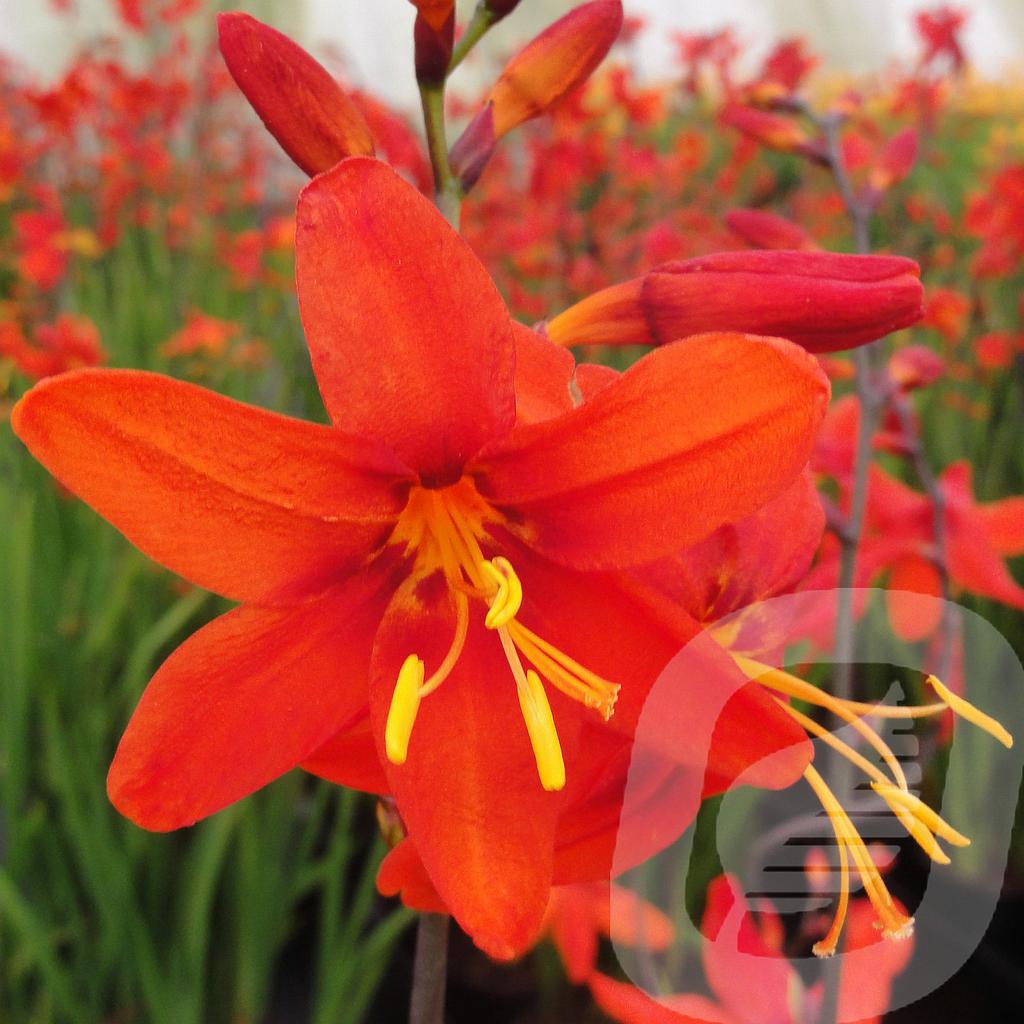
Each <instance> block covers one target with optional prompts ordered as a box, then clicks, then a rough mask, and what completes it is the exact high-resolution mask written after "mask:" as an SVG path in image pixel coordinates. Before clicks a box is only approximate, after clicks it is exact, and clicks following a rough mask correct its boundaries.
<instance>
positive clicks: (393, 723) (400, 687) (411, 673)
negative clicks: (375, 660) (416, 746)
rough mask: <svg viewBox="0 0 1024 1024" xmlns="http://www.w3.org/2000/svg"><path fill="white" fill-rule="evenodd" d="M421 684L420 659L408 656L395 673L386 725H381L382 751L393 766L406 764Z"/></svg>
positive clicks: (421, 670) (421, 662)
mask: <svg viewBox="0 0 1024 1024" xmlns="http://www.w3.org/2000/svg"><path fill="white" fill-rule="evenodd" d="M422 685H423V659H422V658H419V657H417V656H416V655H415V654H410V655H409V657H408V658H406V659H405V661H404V662H402V667H401V668H400V669H399V670H398V682H397V683H395V692H394V694H392V697H391V707H390V709H389V710H388V720H387V724H386V725H385V726H384V749H385V751H386V752H387V755H388V760H389V761H390V762H391V763H392V764H405V759H406V757H407V756H408V754H409V737H410V736H411V735H412V727H413V724H414V723H415V721H416V712H417V711H419V708H420V687H421V686H422Z"/></svg>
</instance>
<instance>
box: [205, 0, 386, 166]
mask: <svg viewBox="0 0 1024 1024" xmlns="http://www.w3.org/2000/svg"><path fill="white" fill-rule="evenodd" d="M217 28H218V31H219V33H220V52H221V53H222V54H223V55H224V62H225V63H226V64H227V66H228V70H229V71H230V72H231V77H232V78H234V80H235V81H236V82H237V83H238V87H239V88H240V89H241V90H242V92H243V93H245V98H246V99H247V100H248V101H249V102H250V103H251V104H252V107H253V109H254V110H255V111H256V113H257V114H259V116H260V118H261V120H262V121H263V123H264V124H265V125H266V126H267V131H269V132H270V134H271V135H273V136H274V138H275V139H277V141H278V142H279V143H280V145H281V148H282V149H283V150H284V151H285V152H286V153H287V154H288V155H289V156H290V157H291V158H292V159H293V160H294V161H295V162H296V163H297V164H298V165H299V167H301V168H302V169H303V170H304V171H305V172H306V173H307V174H308V175H310V176H311V177H312V176H313V175H316V174H319V173H320V172H321V171H326V170H327V169H328V168H329V167H333V166H334V165H335V164H336V163H338V161H339V160H342V159H344V158H345V157H347V156H372V155H373V138H372V137H371V135H370V130H369V128H367V127H366V121H365V120H363V115H362V114H361V113H360V112H359V109H358V108H357V107H356V105H355V104H354V103H353V102H352V100H351V99H349V97H348V96H346V95H345V93H344V92H343V91H342V89H341V86H339V85H338V83H337V82H336V81H335V80H334V78H333V77H332V76H331V74H330V72H329V71H328V70H327V69H326V68H325V67H323V65H321V64H319V63H318V62H317V61H316V60H314V59H313V58H312V57H311V56H310V55H309V54H308V53H307V52H306V51H305V50H304V49H302V47H301V46H299V45H298V44H296V43H294V42H293V41H292V40H291V39H289V38H288V37H287V36H286V35H284V34H283V33H281V32H278V31H277V29H273V28H271V27H270V26H269V25H264V24H263V22H261V21H257V20H256V19H255V18H253V17H251V16H250V15H248V14H243V13H242V12H241V11H233V12H231V13H230V14H219V15H218V16H217Z"/></svg>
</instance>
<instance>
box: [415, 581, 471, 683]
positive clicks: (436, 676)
mask: <svg viewBox="0 0 1024 1024" xmlns="http://www.w3.org/2000/svg"><path fill="white" fill-rule="evenodd" d="M454 596H455V636H454V637H453V638H452V644H451V647H449V648H448V653H447V654H446V655H445V656H444V660H443V661H442V662H441V664H440V665H438V666H437V669H436V670H435V671H434V672H433V673H432V674H431V676H430V678H429V679H428V680H427V681H426V682H425V683H423V684H422V686H421V687H420V698H421V699H422V698H423V697H426V696H427V694H430V693H433V692H434V691H435V690H436V689H437V688H438V687H439V686H440V685H441V684H442V683H443V682H444V681H445V679H447V678H448V676H449V674H450V673H451V670H452V669H453V668H455V663H456V662H457V661H458V660H459V655H460V654H462V648H463V647H465V646H466V634H467V632H468V631H469V601H468V600H466V595H465V594H462V593H459V591H455V594H454ZM421 682H422V680H421Z"/></svg>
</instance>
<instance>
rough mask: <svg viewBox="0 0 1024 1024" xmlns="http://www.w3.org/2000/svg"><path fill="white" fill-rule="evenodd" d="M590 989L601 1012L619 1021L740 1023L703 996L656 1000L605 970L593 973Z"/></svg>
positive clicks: (636, 1023) (634, 1023)
mask: <svg viewBox="0 0 1024 1024" xmlns="http://www.w3.org/2000/svg"><path fill="white" fill-rule="evenodd" d="M590 992H591V994H592V995H593V997H594V1002H596V1003H597V1005H598V1007H599V1008H600V1009H601V1010H602V1012H604V1013H606V1014H607V1015H608V1016H609V1017H611V1019H612V1020H615V1021H618V1022H619V1024H740V1021H739V1019H738V1018H736V1017H733V1016H732V1015H731V1014H729V1013H727V1012H726V1011H725V1010H724V1009H723V1008H722V1007H721V1006H719V1005H718V1004H716V1003H714V1002H712V1001H711V1000H710V999H706V998H704V997H703V996H666V997H663V998H662V999H659V1000H657V1001H656V1000H654V999H652V998H651V997H650V996H649V995H647V993H646V992H644V991H642V990H641V989H639V988H637V987H636V986H635V985H631V984H629V982H625V981H616V980H615V979H614V978H609V977H608V976H607V975H605V974H600V973H595V974H593V975H592V976H591V978H590Z"/></svg>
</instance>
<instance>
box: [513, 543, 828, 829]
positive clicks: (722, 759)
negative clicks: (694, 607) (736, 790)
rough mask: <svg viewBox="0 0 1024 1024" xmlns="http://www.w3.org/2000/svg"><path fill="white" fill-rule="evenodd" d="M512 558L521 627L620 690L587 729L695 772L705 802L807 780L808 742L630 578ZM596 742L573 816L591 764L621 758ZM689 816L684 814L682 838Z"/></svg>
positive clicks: (585, 750)
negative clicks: (752, 787)
mask: <svg viewBox="0 0 1024 1024" xmlns="http://www.w3.org/2000/svg"><path fill="white" fill-rule="evenodd" d="M507 554H508V557H509V560H510V561H511V562H512V564H513V565H514V566H515V570H516V572H517V574H518V575H519V579H520V581H521V583H522V587H523V603H522V608H521V610H520V613H519V615H518V616H517V617H518V618H519V620H521V622H522V623H523V625H524V626H526V627H527V628H528V629H530V630H532V631H534V632H535V633H537V634H538V635H539V636H541V637H543V638H544V639H545V640H547V641H548V642H549V643H551V644H553V645H554V646H555V647H557V648H558V649H559V650H561V651H563V652H564V653H565V654H567V655H568V656H569V657H571V658H574V659H575V660H577V662H579V663H580V664H582V665H584V666H585V667H586V668H588V669H590V670H591V671H592V672H595V673H597V674H598V675H600V676H602V677H603V678H604V679H607V680H609V681H610V682H614V683H618V684H620V685H621V687H622V689H621V690H620V692H618V700H617V702H616V705H615V710H614V714H613V715H612V716H611V718H610V719H609V720H608V722H607V724H606V725H604V724H603V723H602V721H601V719H600V717H599V716H598V715H597V713H596V712H593V711H587V710H584V711H583V714H584V722H585V724H588V725H590V726H593V727H596V728H599V729H602V730H604V731H607V730H608V729H610V730H613V731H615V732H617V733H620V734H621V735H624V736H626V737H628V738H630V739H633V738H637V739H638V740H639V741H640V742H641V743H642V744H643V745H644V746H649V748H650V749H651V751H652V752H655V753H656V754H657V755H658V756H659V757H660V758H662V759H668V760H669V761H670V762H671V764H673V765H677V766H685V767H689V768H694V769H696V770H697V772H698V776H699V775H702V776H703V780H705V781H703V792H705V795H706V796H708V795H711V794H712V793H716V792H721V790H724V788H727V787H728V786H729V785H730V784H732V782H733V781H734V780H735V779H736V778H738V777H740V776H742V779H743V781H744V782H749V783H751V784H758V785H765V786H768V787H772V788H774V787H780V786H783V785H788V784H790V783H792V782H793V781H795V780H796V779H797V778H799V777H800V774H801V772H802V771H803V770H804V767H805V766H806V764H807V761H808V758H809V755H810V746H809V744H808V743H807V740H806V737H805V736H804V733H803V731H802V730H801V729H800V728H799V727H797V726H796V723H794V722H793V721H792V720H791V719H790V717H788V716H787V715H785V714H784V713H783V712H782V711H780V709H779V708H778V707H777V706H776V705H775V703H774V701H773V700H772V699H771V698H770V697H768V696H767V695H766V694H765V693H764V691H763V690H762V689H761V688H760V687H759V686H757V685H756V684H753V683H746V682H745V681H744V679H743V677H742V676H741V675H740V674H739V672H738V670H737V669H736V667H735V665H734V664H733V662H732V658H731V657H729V656H728V654H726V653H725V651H723V650H722V648H720V647H719V646H718V645H717V644H716V643H715V642H714V641H713V640H712V639H711V637H710V636H708V635H701V634H700V632H699V627H698V626H697V624H696V623H694V622H693V621H692V620H691V618H689V616H687V615H686V613H685V612H684V611H683V610H682V609H680V608H677V607H676V606H674V605H673V604H672V603H671V602H669V601H668V600H666V599H665V598H664V597H662V595H659V594H657V593H656V592H653V591H650V590H648V589H646V588H644V587H643V586H642V585H641V584H638V583H636V582H635V581H633V580H631V579H628V578H626V577H625V575H617V574H611V573H595V572H577V571H572V570H571V569H566V568H563V567H561V566H558V565H556V564H554V563H553V562H550V561H548V560H547V559H544V558H541V557H539V556H537V555H536V554H532V553H531V552H529V551H527V550H523V549H521V548H518V547H512V546H511V544H510V546H509V547H508V548H507ZM684 650H685V652H686V654H685V656H682V657H681V656H680V655H681V652H682V651H684ZM591 743H592V740H591V738H590V737H589V736H588V737H587V741H586V742H584V741H583V739H581V743H580V746H579V751H578V756H577V758H575V759H574V760H569V759H566V769H567V773H568V785H567V791H568V797H567V807H566V813H569V808H570V807H571V805H572V804H573V803H578V802H580V801H581V799H583V796H584V795H583V794H582V793H580V792H578V788H577V786H578V784H580V785H583V784H586V785H591V784H593V782H594V779H593V778H591V773H592V769H593V762H591V760H590V759H591V757H594V758H595V759H596V760H597V761H598V763H600V762H601V761H603V760H604V759H606V758H608V757H609V756H612V751H611V750H610V749H607V748H606V749H604V750H601V751H600V752H599V753H595V754H592V752H591V750H590V745H591ZM639 756H640V755H638V754H637V753H636V751H634V753H633V758H634V759H637V758H638V757H639ZM663 764H664V762H663ZM656 767H657V766H656V765H655V769H656ZM630 771H633V766H630ZM578 775H583V776H585V777H584V778H583V779H581V780H580V782H579V783H578V782H577V781H575V777H577V776H578ZM670 781H671V780H670ZM694 794H695V797H698V796H699V794H700V786H699V784H698V785H697V786H696V788H695V791H694ZM684 803H685V802H684ZM694 809H695V808H694ZM684 810H685V808H684V807H681V806H677V808H676V813H677V815H678V816H679V817H680V818H681V819H682V820H681V823H680V824H679V828H680V830H681V829H682V828H684V827H685V826H686V824H687V823H688V822H687V820H686V819H685V815H684ZM673 838H674V837H673Z"/></svg>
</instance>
